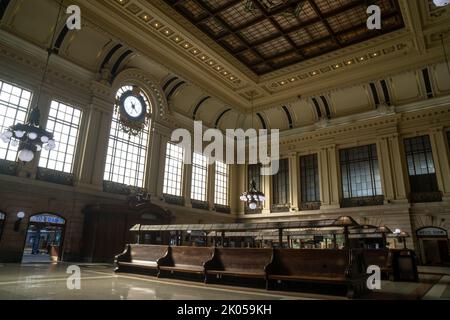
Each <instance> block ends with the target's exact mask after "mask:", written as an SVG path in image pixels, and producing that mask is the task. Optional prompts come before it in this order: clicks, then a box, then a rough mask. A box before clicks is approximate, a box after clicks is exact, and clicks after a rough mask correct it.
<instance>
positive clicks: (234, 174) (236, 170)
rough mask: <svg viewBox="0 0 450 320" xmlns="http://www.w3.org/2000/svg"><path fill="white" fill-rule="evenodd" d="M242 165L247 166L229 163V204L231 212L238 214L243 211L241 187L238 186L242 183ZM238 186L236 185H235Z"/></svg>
mask: <svg viewBox="0 0 450 320" xmlns="http://www.w3.org/2000/svg"><path fill="white" fill-rule="evenodd" d="M242 167H245V165H237V164H232V165H229V170H230V176H229V180H230V181H229V188H228V190H229V192H228V193H229V197H230V199H229V204H230V209H231V213H232V214H235V215H236V216H237V215H238V214H239V213H240V212H241V211H240V208H241V200H240V199H239V196H240V193H239V191H240V188H238V187H237V186H239V185H240V180H241V179H242V174H241V173H242ZM235 186H236V187H235Z"/></svg>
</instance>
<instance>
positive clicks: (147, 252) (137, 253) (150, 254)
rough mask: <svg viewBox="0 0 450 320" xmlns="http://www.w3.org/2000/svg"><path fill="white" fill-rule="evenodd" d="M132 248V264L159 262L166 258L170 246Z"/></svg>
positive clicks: (134, 246)
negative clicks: (135, 262) (134, 262)
mask: <svg viewBox="0 0 450 320" xmlns="http://www.w3.org/2000/svg"><path fill="white" fill-rule="evenodd" d="M130 247H131V262H133V261H149V262H154V263H156V262H158V260H159V259H161V258H162V257H164V256H165V255H166V254H167V251H168V250H169V246H159V245H142V244H132V245H130Z"/></svg>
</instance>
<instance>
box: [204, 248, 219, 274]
mask: <svg viewBox="0 0 450 320" xmlns="http://www.w3.org/2000/svg"><path fill="white" fill-rule="evenodd" d="M216 251H217V249H216V248H214V252H213V255H212V257H211V259H210V260H208V261H206V262H205V263H204V264H203V269H204V270H205V271H206V270H211V269H214V266H215V265H216V264H217V261H216Z"/></svg>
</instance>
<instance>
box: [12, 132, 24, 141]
mask: <svg viewBox="0 0 450 320" xmlns="http://www.w3.org/2000/svg"><path fill="white" fill-rule="evenodd" d="M14 134H15V135H16V137H17V138H19V139H22V138H23V136H24V135H25V131H21V130H17V131H16V132H14Z"/></svg>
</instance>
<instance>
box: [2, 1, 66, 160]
mask: <svg viewBox="0 0 450 320" xmlns="http://www.w3.org/2000/svg"><path fill="white" fill-rule="evenodd" d="M62 8H63V5H62V1H61V3H60V7H59V13H58V17H57V19H56V23H55V28H54V31H53V37H52V39H51V43H50V47H49V48H48V49H47V60H46V63H45V69H44V74H43V75H42V80H41V83H40V85H39V90H38V94H37V97H36V100H35V101H36V106H35V107H34V108H33V109H32V110H31V112H30V114H29V115H28V119H27V122H26V123H18V124H15V125H13V126H11V127H9V128H8V129H6V131H5V132H3V133H1V134H0V140H2V141H3V142H4V143H8V144H10V145H11V146H12V147H19V148H18V150H19V154H18V158H19V160H20V161H22V162H25V163H27V162H31V161H33V159H34V158H35V154H36V152H40V151H41V150H42V149H45V150H47V151H51V150H54V149H55V148H56V143H55V140H54V138H53V133H51V132H48V131H46V130H45V129H44V128H42V126H41V125H40V117H41V112H40V110H39V100H40V97H41V91H42V86H43V84H44V82H45V78H46V76H47V72H48V66H49V62H50V57H51V55H52V53H53V49H54V46H53V44H54V42H55V37H56V33H57V28H58V21H59V19H60V17H61V13H62Z"/></svg>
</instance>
